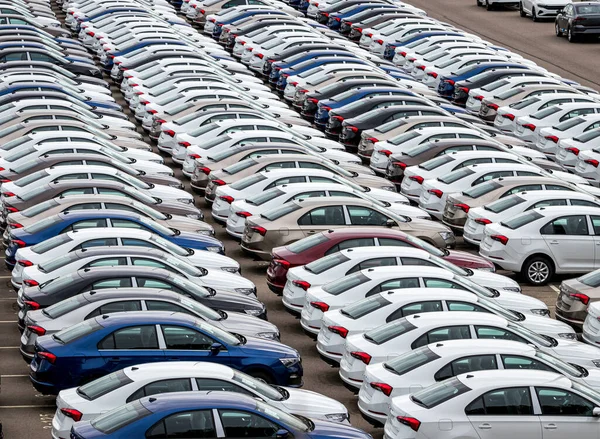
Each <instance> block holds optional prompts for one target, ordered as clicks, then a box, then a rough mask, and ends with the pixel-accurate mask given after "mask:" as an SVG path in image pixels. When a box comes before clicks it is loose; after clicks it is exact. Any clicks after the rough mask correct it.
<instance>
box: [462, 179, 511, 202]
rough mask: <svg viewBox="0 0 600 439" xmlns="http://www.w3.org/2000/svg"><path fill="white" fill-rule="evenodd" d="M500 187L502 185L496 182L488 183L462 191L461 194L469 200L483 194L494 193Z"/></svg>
mask: <svg viewBox="0 0 600 439" xmlns="http://www.w3.org/2000/svg"><path fill="white" fill-rule="evenodd" d="M501 186H502V185H501V184H500V183H498V182H496V181H488V182H485V183H481V184H478V185H476V186H474V187H472V188H471V189H469V190H466V191H464V192H463V193H462V194H463V195H465V196H467V197H470V198H479V197H481V196H483V195H485V194H489V193H490V192H492V191H495V190H496V189H498V188H499V187H501Z"/></svg>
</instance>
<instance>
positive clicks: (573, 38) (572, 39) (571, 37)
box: [567, 26, 577, 43]
mask: <svg viewBox="0 0 600 439" xmlns="http://www.w3.org/2000/svg"><path fill="white" fill-rule="evenodd" d="M567 40H569V43H575V42H576V41H577V37H576V36H575V35H573V31H572V30H571V26H569V27H568V28H567Z"/></svg>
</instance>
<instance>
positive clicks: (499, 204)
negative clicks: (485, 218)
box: [483, 195, 525, 213]
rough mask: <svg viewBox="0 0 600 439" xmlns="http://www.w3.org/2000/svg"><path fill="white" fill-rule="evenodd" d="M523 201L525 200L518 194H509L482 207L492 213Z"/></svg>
mask: <svg viewBox="0 0 600 439" xmlns="http://www.w3.org/2000/svg"><path fill="white" fill-rule="evenodd" d="M524 202H525V200H524V199H523V198H521V197H520V196H518V195H511V196H510V197H506V198H501V199H500V200H498V201H494V202H493V203H490V204H488V205H487V206H483V208H484V209H485V210H489V211H490V212H493V213H500V212H504V211H505V210H506V209H510V208H511V207H514V206H517V205H519V204H521V203H524Z"/></svg>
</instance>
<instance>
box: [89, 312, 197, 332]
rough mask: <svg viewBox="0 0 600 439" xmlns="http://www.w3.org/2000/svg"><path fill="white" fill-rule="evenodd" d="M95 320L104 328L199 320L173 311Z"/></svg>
mask: <svg viewBox="0 0 600 439" xmlns="http://www.w3.org/2000/svg"><path fill="white" fill-rule="evenodd" d="M94 320H95V321H96V322H97V323H98V324H100V325H101V326H102V327H104V328H108V327H111V326H115V325H122V324H124V323H133V324H136V323H145V322H147V323H151V324H154V322H164V323H190V324H192V323H194V322H196V321H197V320H198V319H197V318H196V317H195V316H192V315H189V314H184V313H182V312H172V311H128V312H125V313H120V312H118V313H113V314H103V315H101V316H98V317H95V318H94Z"/></svg>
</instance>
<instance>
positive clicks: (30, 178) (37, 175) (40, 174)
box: [13, 169, 50, 187]
mask: <svg viewBox="0 0 600 439" xmlns="http://www.w3.org/2000/svg"><path fill="white" fill-rule="evenodd" d="M48 175H50V174H48V173H47V172H46V170H44V169H43V170H41V171H37V172H34V173H33V174H29V175H27V176H25V177H23V178H19V179H18V180H16V181H13V183H14V184H15V185H17V186H19V187H24V186H27V185H29V184H31V183H33V182H34V181H38V180H40V179H42V178H44V177H46V176H48Z"/></svg>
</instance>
